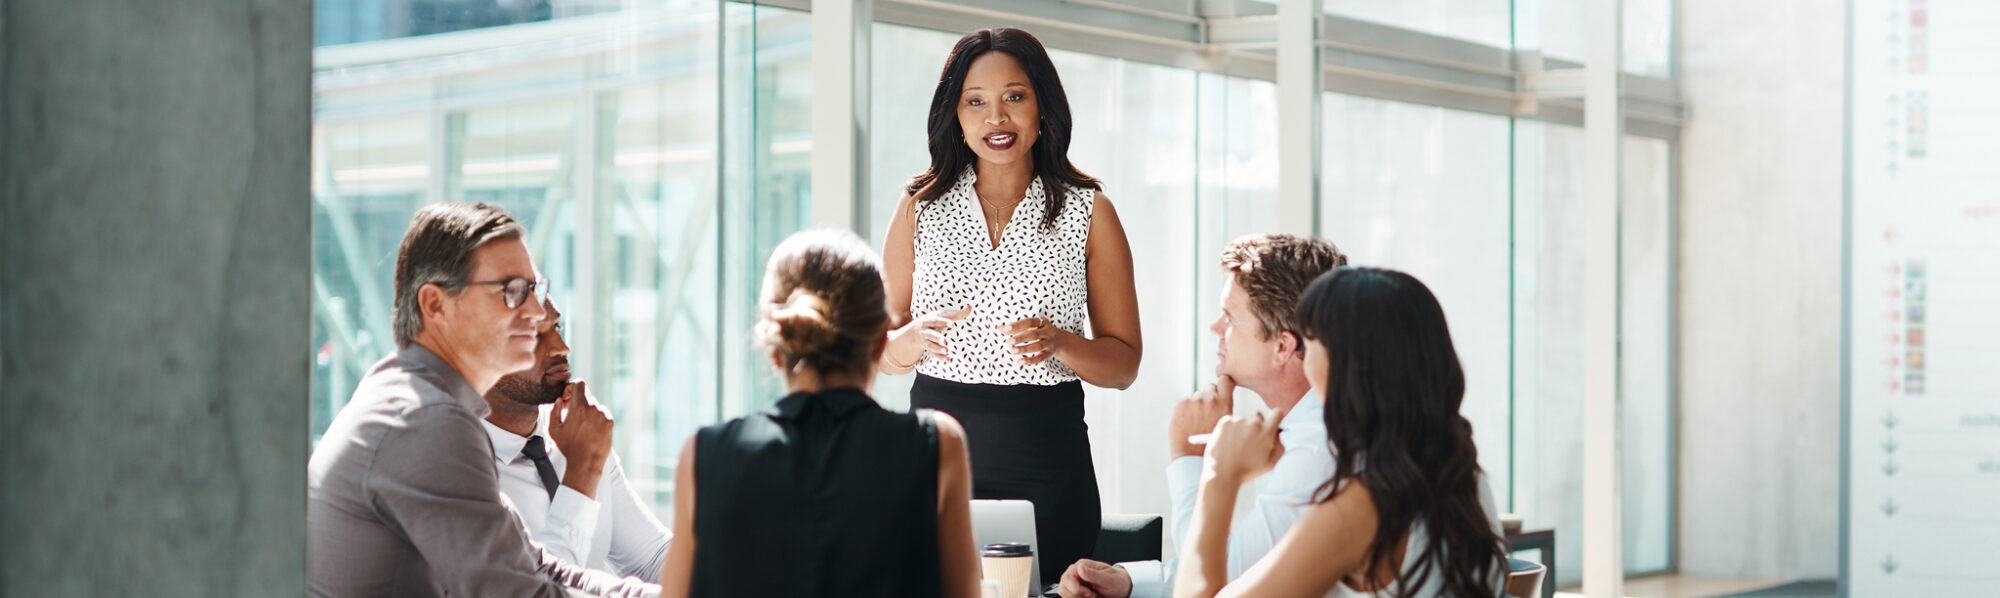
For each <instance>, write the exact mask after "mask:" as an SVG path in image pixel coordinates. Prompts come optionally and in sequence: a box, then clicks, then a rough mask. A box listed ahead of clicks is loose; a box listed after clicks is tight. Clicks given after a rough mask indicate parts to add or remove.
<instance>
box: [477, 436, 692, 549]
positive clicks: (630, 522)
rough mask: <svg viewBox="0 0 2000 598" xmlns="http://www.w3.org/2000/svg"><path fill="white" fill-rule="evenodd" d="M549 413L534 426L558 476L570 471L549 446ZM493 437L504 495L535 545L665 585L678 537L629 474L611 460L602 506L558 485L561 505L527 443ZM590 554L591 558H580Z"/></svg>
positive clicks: (600, 486) (601, 482)
mask: <svg viewBox="0 0 2000 598" xmlns="http://www.w3.org/2000/svg"><path fill="white" fill-rule="evenodd" d="M548 422H549V418H548V410H547V409H546V408H544V409H543V410H542V415H541V416H540V417H539V418H537V419H536V420H535V434H536V435H539V436H541V437H542V444H543V445H544V446H545V447H547V449H548V453H549V462H550V463H552V464H554V465H555V468H556V474H557V476H558V477H560V476H561V474H562V473H563V472H564V471H568V469H567V467H566V465H567V463H568V461H567V460H566V459H564V457H563V454H562V451H560V450H559V449H558V448H557V447H556V444H555V442H554V441H552V440H550V439H549V428H548ZM480 423H483V424H485V425H486V435H487V436H488V437H490V438H491V439H492V440H493V460H494V461H495V463H496V465H498V467H499V470H500V493H501V494H504V495H506V496H507V498H508V499H509V500H511V501H513V503H514V508H515V510H517V511H518V512H519V513H520V515H521V522H522V524H524V525H525V526H526V527H527V528H528V531H529V533H531V534H533V535H534V539H535V541H536V542H539V543H541V545H542V546H543V547H544V548H547V549H548V550H549V552H552V553H555V554H556V555H557V556H559V557H561V558H562V559H563V560H565V561H568V562H572V563H578V564H581V565H584V566H586V567H590V568H592V569H600V570H604V571H611V572H614V573H617V574H619V575H624V576H630V577H637V578H640V579H644V580H646V581H651V582H655V583H657V582H659V580H660V564H661V563H662V562H664V561H665V560H666V555H667V543H668V542H669V541H671V540H672V539H673V534H672V533H671V532H668V531H667V527H666V526H665V525H661V524H660V520H659V518H658V517H655V516H654V515H653V512H652V510H650V509H648V508H646V507H645V503H643V502H640V500H639V495H638V493H637V492H635V491H633V490H632V484H631V483H630V482H628V481H627V480H626V479H625V470H624V468H623V467H620V466H619V464H618V454H617V453H615V452H614V453H612V454H611V456H610V457H608V458H607V459H606V461H605V463H604V474H603V476H602V477H600V478H599V479H598V481H597V500H596V501H592V500H591V499H590V498H589V497H586V496H584V495H583V493H581V492H577V491H576V490H573V489H571V488H570V487H569V486H563V485H558V486H556V495H555V498H553V499H551V498H550V497H549V491H548V490H547V489H545V488H543V487H542V478H541V477H540V476H539V475H538V474H536V473H535V462H534V461H533V460H531V459H529V458H528V457H527V456H525V455H522V454H521V449H522V448H523V447H525V446H527V444H528V439H527V438H526V437H522V436H516V435H515V434H514V433H513V432H508V431H506V430H502V429H500V427H499V426H495V425H493V422H489V421H486V420H484V419H482V420H480ZM581 549H588V550H589V552H588V553H584V552H581V551H580V550H581Z"/></svg>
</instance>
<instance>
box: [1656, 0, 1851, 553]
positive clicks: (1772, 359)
mask: <svg viewBox="0 0 2000 598" xmlns="http://www.w3.org/2000/svg"><path fill="white" fill-rule="evenodd" d="M1677 18H1678V19H1679V23H1680V62H1679V69H1680V72H1679V75H1680V78H1681V90H1682V93H1683V94H1684V99H1685V100H1686V102H1687V105H1688V106H1689V118H1688V123H1687V127H1686V128H1685V129H1684V131H1683V136H1682V140H1681V156H1680V157H1681V165H1682V166H1681V168H1682V170H1681V174H1680V185H1681V187H1680V206H1681V209H1680V221H1679V225H1680V234H1679V259H1680V268H1679V269H1680V271H1679V284H1680V288H1679V293H1680V295H1679V322H1678V327H1679V333H1680V352H1679V355H1678V357H1679V360H1680V372H1679V374H1678V375H1679V381H1680V405H1681V407H1680V418H1681V420H1680V438H1679V442H1680V451H1679V455H1680V462H1679V466H1680V526H1679V528H1680V546H1679V549H1680V550H1679V554H1680V564H1681V567H1680V568H1681V570H1682V571H1683V572H1685V573H1690V574H1697V575H1724V576H1743V577H1764V578H1831V577H1834V576H1836V575H1837V573H1838V562H1837V558H1838V554H1837V551H1838V549H1839V547H1838V544H1839V518H1838V512H1837V510H1838V507H1839V505H1838V502H1839V499H1838V496H1839V490H1840V488H1839V482H1840V478H1839V461H1840V453H1839V441H1840V437H1839V426H1840V355H1839V351H1840V296H1839V293H1840V267H1841V255H1840V252H1841V239H1840V226H1841V221H1840V208H1841V192H1842V191H1841V188H1842V187H1841V185H1842V183H1841V168H1842V164H1841V161H1842V157H1841V156H1842V149H1841V148H1842V139H1841V129H1842V126H1843V120H1844V119H1843V116H1842V96H1843V84H1842V80H1843V73H1844V58H1843V57H1844V53H1845V47H1844V43H1845V15H1844V3H1841V2H1828V1H1825V0H1788V1H1758V2H1743V1H1741V0H1681V2H1679V4H1678V5H1677Z"/></svg>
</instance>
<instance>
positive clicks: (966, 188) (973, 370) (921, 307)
mask: <svg viewBox="0 0 2000 598" xmlns="http://www.w3.org/2000/svg"><path fill="white" fill-rule="evenodd" d="M977 180H978V176H977V175H976V174H975V173H974V172H973V169H972V168H970V167H968V168H966V169H965V172H964V173H963V174H960V175H959V177H958V182H957V183H956V184H954V185H953V186H952V188H951V191H950V192H948V193H946V194H945V195H944V196H942V197H939V198H938V199H936V200H933V201H931V202H928V203H919V204H918V205H917V208H916V209H917V218H916V220H917V231H916V268H915V272H914V275H913V277H912V286H913V289H912V291H911V293H910V313H911V314H912V315H918V316H921V315H924V314H929V313H932V312H935V311H938V310H958V309H960V308H963V307H966V306H972V313H971V314H969V315H967V316H966V318H965V319H963V320H959V321H958V323H956V324H953V325H952V327H951V328H950V329H948V330H946V331H945V343H946V346H947V347H949V352H950V354H951V359H950V360H948V361H945V360H937V359H933V358H932V357H931V356H930V354H928V353H926V354H925V355H924V356H923V357H922V358H921V360H920V361H918V363H917V373H920V374H924V375H926V376H931V377H934V378H942V379H945V380H951V381H953V382H963V383H968V384H1033V385H1039V386H1050V385H1055V384H1061V383H1064V382H1068V381H1071V380H1075V379H1076V372H1074V371H1071V370H1070V369H1069V366H1067V365H1064V364H1063V363H1062V362H1061V361H1059V360H1055V359H1050V360H1047V361H1044V362H1042V363H1039V364H1036V365H1022V364H1021V363H1020V361H1019V359H1018V358H1016V357H1015V355H1014V354H1013V352H1012V350H1011V345H1012V343H1011V340H1012V339H1010V338H1009V337H1008V336H1007V335H1004V334H1001V333H1000V331H999V327H1001V326H1004V325H1006V324H1009V323H1012V322H1014V321H1017V320H1021V319H1024V318H1029V317H1037V316H1038V317H1043V318H1048V320H1049V322H1050V323H1051V324H1053V325H1054V326H1056V327H1057V328H1061V329H1063V330H1067V331H1070V332H1073V333H1077V334H1082V333H1083V324H1084V317H1085V315H1086V313H1087V309H1086V308H1087V305H1086V300H1087V299H1088V298H1089V283H1088V281H1087V279H1086V277H1085V276H1084V245H1085V243H1086V242H1087V241H1088V240H1089V239H1090V213H1091V208H1092V206H1093V205H1094V202H1095V201H1096V199H1097V192H1096V191H1095V190H1092V189H1072V188H1068V187H1066V186H1065V187H1064V188H1063V189H1062V193H1064V196H1063V207H1062V212H1061V213H1060V214H1059V215H1057V217H1056V222H1055V227H1054V228H1053V229H1049V228H1045V227H1043V226H1042V214H1043V212H1044V211H1045V210H1046V209H1047V208H1046V206H1047V203H1048V193H1047V190H1045V189H1043V188H1042V179H1041V177H1035V178H1034V180H1033V182H1031V183H1029V184H1028V192H1027V194H1026V195H1025V196H1023V197H1022V199H1021V203H1020V205H1019V206H1017V207H1015V208H1014V215H1013V218H1012V219H1010V220H1008V221H1007V225H1006V228H1005V229H1004V230H1002V231H1001V233H1000V245H999V247H997V248H996V247H994V246H993V243H992V241H991V237H989V236H987V230H988V229H987V226H988V222H987V221H986V210H984V209H983V206H982V205H981V204H980V202H979V195H978V194H977V193H976V192H974V191H973V187H972V185H973V183H974V182H975V181H977Z"/></svg>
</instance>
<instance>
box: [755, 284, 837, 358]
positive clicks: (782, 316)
mask: <svg viewBox="0 0 2000 598" xmlns="http://www.w3.org/2000/svg"><path fill="white" fill-rule="evenodd" d="M832 310H833V306H832V305H829V304H828V303H827V301H826V299H824V298H821V297H820V296H819V295H817V294H814V293H813V292H811V291H808V290H805V289H793V290H792V295H791V297H789V298H787V299H786V300H785V302H784V303H783V304H781V305H778V306H776V307H774V308H773V309H772V310H771V315H770V317H769V318H767V320H768V322H769V323H770V324H771V328H773V329H772V330H767V331H763V332H764V334H765V341H766V342H768V343H770V345H771V346H774V347H777V348H778V350H779V351H783V352H784V353H785V354H786V355H791V356H794V357H803V356H807V355H812V354H815V353H819V352H821V351H825V350H826V349H827V348H828V347H830V346H832V345H833V343H834V341H837V340H839V338H840V331H839V330H837V329H835V328H834V325H833V321H832V320H830V319H828V312H831V311H832Z"/></svg>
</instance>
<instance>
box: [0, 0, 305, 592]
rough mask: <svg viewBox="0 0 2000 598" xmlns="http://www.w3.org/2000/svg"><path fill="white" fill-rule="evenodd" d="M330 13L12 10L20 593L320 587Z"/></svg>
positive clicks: (1, 450)
mask: <svg viewBox="0 0 2000 598" xmlns="http://www.w3.org/2000/svg"><path fill="white" fill-rule="evenodd" d="M311 23H312V3H311V2H310V1H309V0H234V1H222V0H216V1H210V2H182V3H160V2H151V1H148V0H72V1H25V0H0V392H4V394H0V595H4V596H78V595H122V594H134V595H148V596H217V595H270V594H286V593H298V592H301V591H302V589H303V587H304V577H305V549H304V546H305V542H304V536H305V530H304V521H305V462H306V455H307V452H308V450H309V449H310V447H309V446H308V444H307V443H308V430H307V398H306V397H307V382H308V376H309V374H308V370H307V366H308V363H307V360H308V359H310V357H311V353H310V349H311V348H310V347H308V346H307V345H308V343H310V342H311V341H310V340H309V338H310V337H309V328H308V327H309V326H310V316H311V312H310V305H311V303H310V301H309V295H308V293H309V291H310V286H309V284H310V283H309V280H310V278H309V277H310V273H311V267H312V249H311V244H310V241H309V240H310V238H311V221H312V220H311V218H312V211H311V210H312V208H311V206H312V202H311V199H310V197H311V196H310V194H309V189H308V186H307V180H308V179H307V175H308V164H309V163H308V161H307V160H308V148H309V145H310V144H309V143H308V140H309V135H310V131H311V110H310V99H309V98H310V91H311V60H312V26H311Z"/></svg>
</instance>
